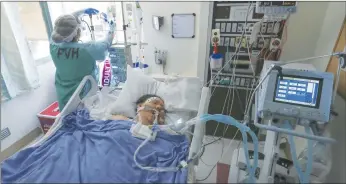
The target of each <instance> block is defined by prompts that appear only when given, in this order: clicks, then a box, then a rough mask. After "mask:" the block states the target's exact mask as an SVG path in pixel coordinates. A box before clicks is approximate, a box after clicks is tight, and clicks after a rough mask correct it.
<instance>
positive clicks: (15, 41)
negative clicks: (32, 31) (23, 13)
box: [1, 2, 39, 100]
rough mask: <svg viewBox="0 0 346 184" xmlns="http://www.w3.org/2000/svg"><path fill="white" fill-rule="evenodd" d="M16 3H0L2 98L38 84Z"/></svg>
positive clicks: (33, 62)
mask: <svg viewBox="0 0 346 184" xmlns="http://www.w3.org/2000/svg"><path fill="white" fill-rule="evenodd" d="M22 30H23V28H22V24H21V22H20V18H19V10H18V6H17V4H16V2H1V87H2V88H1V100H3V99H10V98H13V97H15V96H18V95H20V94H22V93H24V92H27V91H30V90H32V89H35V88H37V87H39V76H38V72H37V68H36V65H35V60H34V58H33V55H32V53H31V50H30V48H29V45H28V41H27V39H26V37H25V35H24V33H23V31H22Z"/></svg>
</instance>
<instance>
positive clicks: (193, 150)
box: [30, 76, 210, 183]
mask: <svg viewBox="0 0 346 184" xmlns="http://www.w3.org/2000/svg"><path fill="white" fill-rule="evenodd" d="M159 80H160V79H159ZM86 85H89V86H90V90H89V91H88V92H87V94H86V95H85V96H84V97H83V98H81V92H82V89H83V88H84V87H85V86H86ZM125 85H126V84H125ZM201 88H202V86H201ZM117 90H121V89H117ZM97 92H98V86H97V83H96V81H95V80H94V79H93V78H92V77H91V76H86V77H84V79H83V80H82V82H81V83H80V85H79V86H78V88H77V89H76V91H75V92H74V94H73V96H72V97H71V98H70V100H69V101H68V103H67V104H66V106H65V108H64V109H63V110H62V112H61V113H60V115H59V116H58V117H57V119H56V121H55V122H54V124H53V125H52V127H51V128H50V129H49V131H48V132H47V133H46V134H45V135H44V136H43V137H42V138H41V139H40V140H38V141H37V142H35V143H34V144H32V145H31V146H30V147H35V146H37V145H40V144H42V143H43V142H45V141H46V140H47V139H49V138H50V137H51V136H52V135H53V134H54V133H55V132H56V131H57V130H58V129H59V128H61V126H62V119H63V118H64V117H65V116H66V115H68V114H70V113H72V112H74V111H76V109H78V108H79V107H81V106H83V99H86V98H88V97H91V96H93V95H96V93H97ZM112 94H115V95H114V97H115V98H116V97H117V96H118V95H117V94H119V91H118V93H112ZM209 100H210V92H209V88H207V87H203V88H202V90H201V94H200V102H199V106H198V112H190V114H191V117H190V118H193V117H195V116H196V115H197V116H198V115H203V114H206V113H207V112H208V104H209ZM178 110H179V109H178ZM204 134H205V124H204V123H198V124H196V125H195V126H194V128H193V136H192V137H190V140H191V142H190V148H189V159H190V158H192V157H194V156H195V155H196V154H200V150H201V147H202V140H203V136H204ZM197 158H198V157H197ZM196 164H197V162H196V160H194V161H192V162H190V163H189V164H188V178H187V182H188V183H195V182H196V177H195V172H196V171H195V166H196Z"/></svg>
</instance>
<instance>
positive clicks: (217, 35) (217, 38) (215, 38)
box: [211, 29, 220, 46]
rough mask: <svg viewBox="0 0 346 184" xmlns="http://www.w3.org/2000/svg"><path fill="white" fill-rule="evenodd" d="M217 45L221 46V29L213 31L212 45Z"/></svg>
mask: <svg viewBox="0 0 346 184" xmlns="http://www.w3.org/2000/svg"><path fill="white" fill-rule="evenodd" d="M215 43H217V45H220V29H213V30H211V45H212V46H214V44H215Z"/></svg>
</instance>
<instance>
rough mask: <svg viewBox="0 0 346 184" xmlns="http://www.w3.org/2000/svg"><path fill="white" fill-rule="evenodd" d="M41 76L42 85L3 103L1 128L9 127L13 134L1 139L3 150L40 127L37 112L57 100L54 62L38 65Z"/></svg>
mask: <svg viewBox="0 0 346 184" xmlns="http://www.w3.org/2000/svg"><path fill="white" fill-rule="evenodd" d="M37 69H38V72H39V76H40V87H39V88H37V89H35V90H33V91H30V92H28V93H25V94H23V95H21V96H18V97H16V98H14V99H11V100H10V101H7V102H5V103H1V128H2V129H3V128H6V127H8V128H9V129H10V132H11V135H10V136H9V137H7V138H5V139H4V140H2V141H1V151H4V150H5V149H6V148H8V147H9V146H11V145H12V144H14V143H15V142H17V141H19V140H20V139H21V138H23V137H24V136H25V135H27V134H28V133H30V132H31V131H32V130H34V129H35V128H37V127H39V126H40V124H39V120H38V118H37V117H36V114H37V113H39V112H40V111H42V110H43V109H45V108H46V107H47V106H48V105H49V104H51V103H52V102H54V101H56V100H57V97H56V92H55V86H54V75H55V67H54V64H53V62H49V63H45V64H43V65H40V66H38V67H37Z"/></svg>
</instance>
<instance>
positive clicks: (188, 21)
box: [172, 13, 196, 38]
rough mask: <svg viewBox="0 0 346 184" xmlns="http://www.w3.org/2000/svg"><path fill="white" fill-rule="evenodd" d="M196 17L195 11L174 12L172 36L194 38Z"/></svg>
mask: <svg viewBox="0 0 346 184" xmlns="http://www.w3.org/2000/svg"><path fill="white" fill-rule="evenodd" d="M195 17H196V14H195V13H191V14H172V38H194V37H195Z"/></svg>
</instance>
